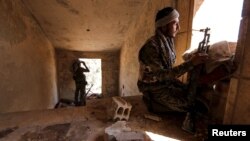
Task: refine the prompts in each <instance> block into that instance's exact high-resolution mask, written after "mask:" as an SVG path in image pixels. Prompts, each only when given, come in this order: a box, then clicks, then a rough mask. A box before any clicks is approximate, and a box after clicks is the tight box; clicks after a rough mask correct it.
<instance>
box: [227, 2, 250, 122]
mask: <svg viewBox="0 0 250 141" xmlns="http://www.w3.org/2000/svg"><path fill="white" fill-rule="evenodd" d="M249 28H250V1H248V0H244V4H243V11H242V20H241V25H240V31H239V36H238V37H239V38H238V44H237V48H236V55H235V60H236V61H237V63H238V69H237V71H236V73H235V74H234V76H233V78H232V79H231V83H230V89H229V94H228V98H227V103H226V110H225V116H224V123H225V124H250V118H249V117H250V104H249V101H250V95H249V93H250V89H249V87H250V59H249V56H250V48H249V44H250V40H249V38H250V30H249Z"/></svg>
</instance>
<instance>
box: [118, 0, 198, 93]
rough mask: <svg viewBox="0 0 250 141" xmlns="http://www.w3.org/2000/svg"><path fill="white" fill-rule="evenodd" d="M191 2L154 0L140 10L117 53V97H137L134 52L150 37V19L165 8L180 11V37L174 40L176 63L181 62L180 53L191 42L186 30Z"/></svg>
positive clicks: (137, 67)
mask: <svg viewBox="0 0 250 141" xmlns="http://www.w3.org/2000/svg"><path fill="white" fill-rule="evenodd" d="M192 5H193V1H192V0H189V1H186V0H185V1H184V0H181V1H178V0H155V1H150V0H149V1H148V2H147V3H146V4H145V6H144V8H143V9H140V11H138V12H141V13H142V14H141V15H140V16H139V17H138V18H137V21H136V22H135V24H134V25H133V26H132V27H131V29H130V33H129V34H128V36H127V39H126V40H125V43H124V46H123V48H122V50H121V61H120V63H121V69H120V95H121V96H132V95H140V93H139V91H138V88H137V84H136V83H137V79H138V73H139V62H138V52H139V50H140V48H141V46H142V45H143V44H144V43H145V41H146V40H147V39H148V38H149V37H150V36H152V35H153V34H154V30H155V28H154V20H155V15H156V13H157V11H158V10H159V9H161V8H163V7H166V6H173V7H176V8H177V10H178V11H179V12H180V15H181V18H182V19H180V24H181V27H182V26H183V28H181V31H180V32H181V34H179V35H178V36H177V38H176V39H175V40H176V42H178V43H179V44H176V51H177V55H178V56H177V62H178V64H179V63H181V62H182V57H181V55H182V53H183V52H184V51H185V50H186V49H187V48H188V45H189V44H190V39H191V33H189V32H188V29H189V28H191V25H192V21H190V18H191V19H192V16H193V13H192V10H190V7H191V8H192ZM190 11H191V12H190Z"/></svg>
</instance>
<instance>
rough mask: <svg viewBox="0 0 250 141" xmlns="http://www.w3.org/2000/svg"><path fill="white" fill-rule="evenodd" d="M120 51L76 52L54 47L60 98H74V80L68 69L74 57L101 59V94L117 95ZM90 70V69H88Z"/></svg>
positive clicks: (105, 95)
mask: <svg viewBox="0 0 250 141" xmlns="http://www.w3.org/2000/svg"><path fill="white" fill-rule="evenodd" d="M119 54H120V51H113V52H77V51H68V50H63V49H56V58H57V68H58V71H57V73H58V90H59V96H60V98H66V99H71V100H73V99H74V93H75V82H74V80H73V78H72V73H71V71H70V69H71V65H72V62H73V60H74V59H77V58H89V59H91V58H93V59H95V58H97V59H101V64H102V66H101V69H102V94H103V96H104V97H111V96H117V95H118V84H119V80H118V78H119V58H120V55H119ZM90 71H91V70H90Z"/></svg>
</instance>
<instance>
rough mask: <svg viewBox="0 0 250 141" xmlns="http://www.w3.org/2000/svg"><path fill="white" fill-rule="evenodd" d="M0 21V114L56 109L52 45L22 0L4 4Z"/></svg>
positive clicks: (2, 4)
mask: <svg viewBox="0 0 250 141" xmlns="http://www.w3.org/2000/svg"><path fill="white" fill-rule="evenodd" d="M0 17H1V18H0V28H1V30H0V60H1V63H0V70H1V71H0V113H5V112H16V111H28V110H37V109H47V108H53V107H54V105H55V103H56V102H57V88H56V73H55V72H56V69H55V59H54V49H53V47H52V45H51V43H50V42H49V41H48V40H47V38H46V36H44V33H43V32H42V31H41V29H40V27H39V25H37V23H36V21H35V20H34V18H33V17H32V15H31V14H30V13H29V11H28V10H27V9H26V7H25V6H24V5H23V3H22V2H21V1H20V0H15V1H9V0H1V1H0Z"/></svg>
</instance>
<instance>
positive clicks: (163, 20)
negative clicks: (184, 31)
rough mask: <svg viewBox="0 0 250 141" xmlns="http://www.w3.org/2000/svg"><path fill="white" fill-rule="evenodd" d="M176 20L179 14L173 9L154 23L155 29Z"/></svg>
mask: <svg viewBox="0 0 250 141" xmlns="http://www.w3.org/2000/svg"><path fill="white" fill-rule="evenodd" d="M176 18H179V13H178V11H177V10H175V9H174V10H173V11H172V12H171V13H170V14H168V15H167V16H165V17H163V18H161V19H160V20H158V21H156V23H155V27H156V28H158V27H162V26H165V25H167V24H168V23H170V22H172V21H173V20H174V19H176Z"/></svg>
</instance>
